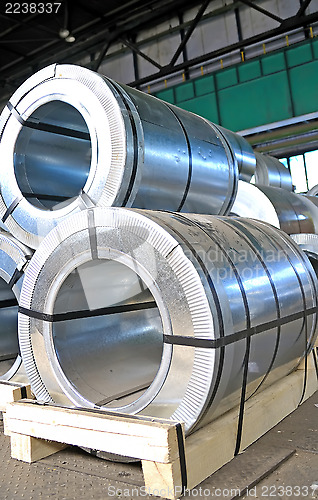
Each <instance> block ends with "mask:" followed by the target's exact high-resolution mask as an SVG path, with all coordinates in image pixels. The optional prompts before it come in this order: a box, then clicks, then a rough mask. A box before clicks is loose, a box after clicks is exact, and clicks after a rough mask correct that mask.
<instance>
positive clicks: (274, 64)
mask: <svg viewBox="0 0 318 500" xmlns="http://www.w3.org/2000/svg"><path fill="white" fill-rule="evenodd" d="M262 68H263V74H264V75H271V74H273V73H277V72H278V71H282V70H284V69H285V57H284V54H283V53H279V54H270V55H268V56H265V57H263V59H262Z"/></svg>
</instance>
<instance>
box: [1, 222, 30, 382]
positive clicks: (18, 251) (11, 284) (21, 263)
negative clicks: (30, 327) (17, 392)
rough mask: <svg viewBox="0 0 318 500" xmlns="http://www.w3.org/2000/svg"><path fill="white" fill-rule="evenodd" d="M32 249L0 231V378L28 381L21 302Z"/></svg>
mask: <svg viewBox="0 0 318 500" xmlns="http://www.w3.org/2000/svg"><path fill="white" fill-rule="evenodd" d="M32 253H33V252H32V251H31V250H30V249H29V248H27V247H25V246H24V245H22V244H21V243H19V242H18V241H17V240H16V239H15V238H13V237H12V236H10V235H9V234H8V233H5V232H2V231H0V381H4V380H11V381H12V382H21V383H24V382H26V381H27V380H28V379H27V376H26V373H25V371H24V367H23V364H22V359H21V356H20V349H19V344H18V303H19V298H20V292H21V286H22V282H23V276H24V269H25V268H26V266H27V264H28V261H29V258H30V257H31V255H32Z"/></svg>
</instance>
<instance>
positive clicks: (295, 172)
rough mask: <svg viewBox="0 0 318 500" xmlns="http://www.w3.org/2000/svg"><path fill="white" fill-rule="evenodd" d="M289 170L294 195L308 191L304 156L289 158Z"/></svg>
mask: <svg viewBox="0 0 318 500" xmlns="http://www.w3.org/2000/svg"><path fill="white" fill-rule="evenodd" d="M289 168H290V173H291V176H292V181H293V184H294V186H295V192H296V193H306V192H307V191H308V186H307V178H306V171H305V162H304V155H297V156H291V157H290V158H289Z"/></svg>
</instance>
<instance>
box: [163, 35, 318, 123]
mask: <svg viewBox="0 0 318 500" xmlns="http://www.w3.org/2000/svg"><path fill="white" fill-rule="evenodd" d="M313 58H314V59H316V60H313ZM317 75H318V40H317V39H315V38H314V39H310V40H306V41H303V42H300V43H297V44H295V45H293V46H291V47H286V48H284V49H281V50H280V51H277V52H274V53H270V54H265V55H263V56H260V57H258V58H255V59H253V60H250V61H246V62H244V63H243V62H242V63H240V64H237V65H236V66H232V67H231V68H226V69H223V70H219V71H217V72H215V73H213V74H209V75H205V76H201V77H199V78H197V79H194V80H191V81H187V82H183V83H180V84H179V85H177V86H175V87H174V88H169V89H164V90H162V91H160V92H157V93H156V95H157V96H158V97H160V98H161V99H163V100H165V101H168V102H171V103H174V102H175V99H176V101H177V104H178V106H180V107H182V108H183V109H187V110H189V111H192V112H194V113H197V114H198V115H201V116H204V117H205V118H208V119H209V120H211V121H213V122H216V123H220V124H221V125H224V126H225V127H227V128H229V129H232V130H242V129H246V128H252V127H257V126H258V125H264V124H267V123H272V122H275V121H281V120H285V119H287V118H291V117H293V116H300V115H303V114H307V113H312V112H315V111H318V91H317V84H316V81H317ZM292 103H293V107H292Z"/></svg>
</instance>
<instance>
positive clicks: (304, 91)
mask: <svg viewBox="0 0 318 500" xmlns="http://www.w3.org/2000/svg"><path fill="white" fill-rule="evenodd" d="M317 76H318V61H313V62H311V63H308V64H306V65H302V66H298V67H296V68H291V70H290V86H291V90H292V96H293V102H294V108H295V115H296V116H298V115H303V114H306V113H312V112H314V111H318V91H317Z"/></svg>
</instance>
